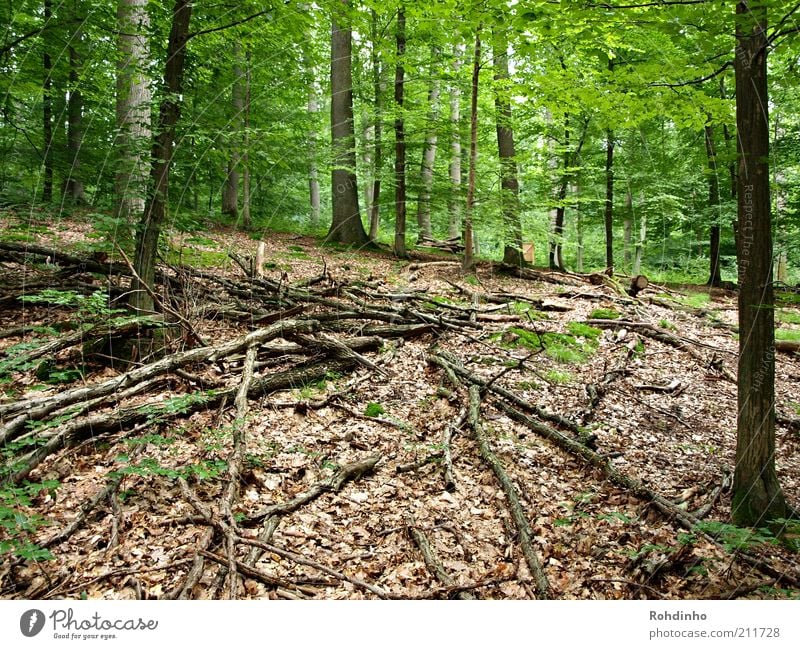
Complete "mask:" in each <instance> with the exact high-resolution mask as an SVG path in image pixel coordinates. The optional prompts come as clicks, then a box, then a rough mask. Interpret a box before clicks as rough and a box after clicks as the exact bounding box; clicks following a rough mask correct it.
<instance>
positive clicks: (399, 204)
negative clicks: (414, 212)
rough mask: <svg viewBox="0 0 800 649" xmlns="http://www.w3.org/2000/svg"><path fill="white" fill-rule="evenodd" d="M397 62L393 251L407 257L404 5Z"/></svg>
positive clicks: (400, 12) (401, 10) (401, 11)
mask: <svg viewBox="0 0 800 649" xmlns="http://www.w3.org/2000/svg"><path fill="white" fill-rule="evenodd" d="M395 39H396V43H397V65H396V67H395V73H394V103H395V110H397V117H395V120H394V176H395V179H394V182H395V189H394V254H395V255H397V256H398V257H406V256H407V252H406V134H405V119H404V115H403V91H404V85H405V68H404V60H403V59H404V57H405V52H406V12H405V7H403V6H402V5H401V6H400V9H399V11H398V13H397V33H396V36H395Z"/></svg>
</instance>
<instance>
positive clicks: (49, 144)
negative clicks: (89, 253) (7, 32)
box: [42, 0, 53, 203]
mask: <svg viewBox="0 0 800 649" xmlns="http://www.w3.org/2000/svg"><path fill="white" fill-rule="evenodd" d="M52 17H53V10H52V0H44V22H45V24H49V22H50V20H51V19H52ZM42 49H43V53H42V70H43V73H44V80H43V82H42V140H43V148H44V161H43V162H44V178H43V180H42V200H43V201H44V202H45V203H49V202H50V201H52V200H53V96H52V88H53V79H52V74H53V64H52V61H51V60H50V50H49V49H48V38H47V35H46V34H45V32H42Z"/></svg>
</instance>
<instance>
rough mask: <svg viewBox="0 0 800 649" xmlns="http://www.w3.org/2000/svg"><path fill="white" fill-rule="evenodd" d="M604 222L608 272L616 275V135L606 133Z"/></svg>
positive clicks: (609, 132) (611, 132) (609, 131)
mask: <svg viewBox="0 0 800 649" xmlns="http://www.w3.org/2000/svg"><path fill="white" fill-rule="evenodd" d="M603 221H604V222H605V227H606V272H607V273H608V274H609V275H613V274H614V133H613V131H611V130H610V129H609V130H608V131H607V132H606V202H605V211H604V214H603Z"/></svg>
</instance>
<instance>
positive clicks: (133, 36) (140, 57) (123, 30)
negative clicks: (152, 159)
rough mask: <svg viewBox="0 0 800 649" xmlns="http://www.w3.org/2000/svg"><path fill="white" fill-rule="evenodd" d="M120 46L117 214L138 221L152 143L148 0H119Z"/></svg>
mask: <svg viewBox="0 0 800 649" xmlns="http://www.w3.org/2000/svg"><path fill="white" fill-rule="evenodd" d="M117 25H118V26H119V35H118V37H117V47H118V49H119V59H118V61H117V97H116V109H117V130H118V136H117V143H118V150H119V156H118V163H117V173H116V179H115V207H114V212H115V214H116V215H117V217H119V218H121V219H124V220H125V221H126V222H128V223H134V222H135V220H137V219H139V218H140V217H141V215H142V212H143V211H144V203H145V197H146V195H147V179H148V169H147V148H148V145H149V143H150V138H151V133H150V101H151V93H150V80H149V79H148V77H147V72H146V69H147V62H148V58H149V47H148V43H147V30H148V28H149V27H150V16H149V14H148V13H147V0H119V3H118V5H117Z"/></svg>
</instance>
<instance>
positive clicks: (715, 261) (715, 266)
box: [705, 123, 722, 286]
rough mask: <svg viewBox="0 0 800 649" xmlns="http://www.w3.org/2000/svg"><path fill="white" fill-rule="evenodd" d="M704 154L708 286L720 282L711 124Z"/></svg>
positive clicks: (718, 232)
mask: <svg viewBox="0 0 800 649" xmlns="http://www.w3.org/2000/svg"><path fill="white" fill-rule="evenodd" d="M705 140H706V156H707V158H708V207H709V211H710V212H711V226H710V234H709V244H710V245H709V257H710V265H711V269H710V275H709V279H708V285H709V286H719V285H720V284H721V283H722V277H720V268H719V243H720V224H719V177H718V176H717V150H716V147H715V146H714V131H713V128H712V127H711V124H709V123H707V124H706V126H705Z"/></svg>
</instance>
